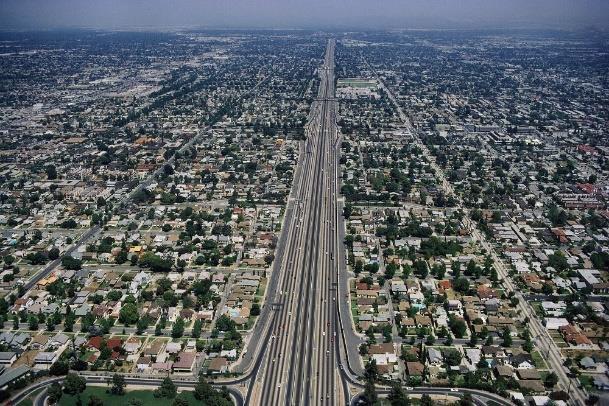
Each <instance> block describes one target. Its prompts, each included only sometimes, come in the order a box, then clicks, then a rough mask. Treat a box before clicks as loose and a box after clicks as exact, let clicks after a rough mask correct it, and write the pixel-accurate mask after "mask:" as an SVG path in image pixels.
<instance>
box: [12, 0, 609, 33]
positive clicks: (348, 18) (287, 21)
mask: <svg viewBox="0 0 609 406" xmlns="http://www.w3.org/2000/svg"><path fill="white" fill-rule="evenodd" d="M78 27H86V28H101V29H145V28H148V29H150V28H152V29H171V28H186V27H188V28H195V27H196V28H305V29H332V28H336V29H349V30H351V29H354V30H355V29H400V28H405V29H408V28H416V29H419V28H423V29H424V28H558V29H577V28H589V27H594V28H597V29H603V30H605V29H609V0H0V30H13V29H49V28H78Z"/></svg>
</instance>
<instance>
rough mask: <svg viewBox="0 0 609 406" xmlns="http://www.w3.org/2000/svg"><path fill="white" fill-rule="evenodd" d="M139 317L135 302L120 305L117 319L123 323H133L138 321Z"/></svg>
mask: <svg viewBox="0 0 609 406" xmlns="http://www.w3.org/2000/svg"><path fill="white" fill-rule="evenodd" d="M139 318H140V316H139V314H138V311H137V306H136V305H135V303H127V304H125V305H124V306H123V307H121V310H120V312H119V314H118V320H119V321H120V322H121V323H123V324H125V325H129V324H134V323H136V322H137V321H138V319H139Z"/></svg>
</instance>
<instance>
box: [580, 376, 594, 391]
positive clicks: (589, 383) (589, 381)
mask: <svg viewBox="0 0 609 406" xmlns="http://www.w3.org/2000/svg"><path fill="white" fill-rule="evenodd" d="M579 381H580V382H581V384H582V386H583V387H584V388H586V389H587V390H590V389H591V388H592V387H593V386H594V378H592V377H591V376H590V375H580V376H579Z"/></svg>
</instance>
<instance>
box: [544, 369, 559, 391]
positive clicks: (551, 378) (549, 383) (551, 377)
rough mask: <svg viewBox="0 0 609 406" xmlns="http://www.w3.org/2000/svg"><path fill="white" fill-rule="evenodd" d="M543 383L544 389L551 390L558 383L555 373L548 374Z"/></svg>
mask: <svg viewBox="0 0 609 406" xmlns="http://www.w3.org/2000/svg"><path fill="white" fill-rule="evenodd" d="M543 383H544V385H545V386H546V387H548V388H553V387H554V386H556V384H557V383H558V376H557V375H556V373H555V372H550V373H549V374H548V375H546V379H545V380H544V382H543Z"/></svg>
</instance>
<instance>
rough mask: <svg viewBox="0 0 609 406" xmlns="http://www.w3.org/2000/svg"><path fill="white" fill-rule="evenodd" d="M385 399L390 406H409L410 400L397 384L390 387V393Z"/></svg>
mask: <svg viewBox="0 0 609 406" xmlns="http://www.w3.org/2000/svg"><path fill="white" fill-rule="evenodd" d="M387 399H388V400H389V402H390V403H391V406H410V399H408V396H407V395H406V393H405V392H404V390H403V389H402V386H401V385H400V384H399V383H394V384H393V385H391V391H390V392H389V395H388V396H387Z"/></svg>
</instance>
